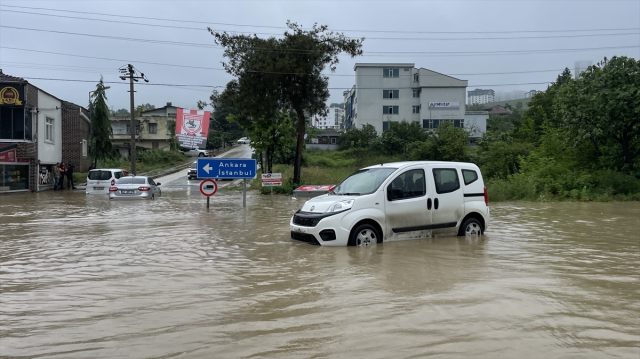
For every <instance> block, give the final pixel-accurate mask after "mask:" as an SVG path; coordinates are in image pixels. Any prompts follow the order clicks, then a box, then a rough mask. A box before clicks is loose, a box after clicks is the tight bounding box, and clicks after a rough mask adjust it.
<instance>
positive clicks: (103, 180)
mask: <svg viewBox="0 0 640 359" xmlns="http://www.w3.org/2000/svg"><path fill="white" fill-rule="evenodd" d="M124 172H125V171H124V170H122V169H119V168H101V169H96V170H91V171H89V173H88V174H87V190H86V192H87V194H109V187H111V186H113V185H114V184H115V183H116V181H117V180H118V178H120V177H124V176H125V173H124Z"/></svg>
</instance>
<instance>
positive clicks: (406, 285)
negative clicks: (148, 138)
mask: <svg viewBox="0 0 640 359" xmlns="http://www.w3.org/2000/svg"><path fill="white" fill-rule="evenodd" d="M176 176H177V177H180V176H178V175H176ZM181 176H182V177H184V178H182V179H180V178H177V177H176V179H172V180H171V181H170V182H167V183H173V184H176V183H181V182H180V181H182V180H186V172H185V173H184V174H182V175H181ZM175 181H177V182H175ZM0 202H1V205H0V356H2V357H8V358H10V357H29V358H116V357H118V358H119V357H121V358H174V357H176V358H214V357H215V358H347V357H349V358H391V357H393V358H421V357H428V356H435V357H442V358H461V357H464V358H498V357H500V358H636V359H637V358H638V357H639V355H640V314H639V313H640V285H639V275H638V273H640V268H639V266H640V265H639V263H640V245H639V241H640V239H639V238H640V235H639V234H638V233H640V223H639V218H640V205H639V204H638V203H637V202H636V203H551V204H548V203H516V204H513V203H512V204H509V203H505V204H492V212H491V214H492V222H491V228H490V231H489V232H488V233H487V235H486V236H483V237H481V238H479V239H478V238H464V237H440V238H435V239H429V240H414V241H406V242H392V243H386V244H379V245H377V246H373V247H368V248H357V247H349V248H330V247H319V246H311V245H307V244H304V243H297V242H292V241H291V240H289V226H288V223H289V218H290V217H291V215H292V213H293V212H294V211H296V210H297V209H299V207H300V206H301V205H302V202H301V200H292V199H291V198H289V197H285V196H277V197H276V198H275V201H274V206H273V208H271V207H270V199H269V197H268V196H260V195H259V194H258V193H256V192H250V193H249V195H248V198H247V204H248V208H247V209H246V210H243V209H242V198H241V194H240V192H237V191H224V190H223V191H221V192H220V193H218V194H216V195H215V196H214V197H213V199H212V202H211V207H212V208H211V210H210V212H206V210H205V203H206V201H205V199H204V197H202V196H201V195H200V194H199V192H198V189H197V187H195V186H190V185H187V186H183V187H181V186H175V187H172V186H167V187H165V188H164V190H163V196H162V197H161V198H159V199H157V200H156V201H154V202H116V203H114V202H110V201H109V200H108V199H107V197H106V196H105V197H104V198H102V197H96V196H93V197H87V196H85V194H84V193H83V192H81V191H77V192H73V193H71V192H63V193H54V192H44V193H38V194H28V195H12V196H3V197H0Z"/></svg>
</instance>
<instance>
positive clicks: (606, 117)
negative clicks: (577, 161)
mask: <svg viewBox="0 0 640 359" xmlns="http://www.w3.org/2000/svg"><path fill="white" fill-rule="evenodd" d="M557 101H558V103H557V109H558V113H559V115H560V116H561V118H562V121H563V124H564V125H565V126H566V127H567V129H568V130H569V131H570V133H571V135H572V136H573V138H574V140H575V141H580V140H588V141H590V142H591V143H592V144H593V146H594V149H595V151H596V152H597V153H598V154H600V155H602V154H603V153H604V152H605V149H604V148H603V147H611V146H612V147H614V148H613V149H609V148H607V150H608V152H610V153H613V156H614V159H616V160H617V161H616V162H617V163H615V164H614V165H615V166H616V167H617V169H626V170H627V171H630V172H632V171H633V170H634V164H635V161H636V159H637V158H638V156H639V155H640V62H639V61H637V60H635V59H633V58H628V57H626V56H622V57H617V56H614V57H613V58H611V60H607V58H605V59H604V60H603V61H601V62H599V63H598V64H597V65H594V66H589V67H588V68H587V70H585V71H584V72H582V73H581V74H580V76H579V78H578V79H576V80H568V81H566V82H565V83H564V84H563V85H562V86H561V87H560V90H559V91H558V99H557Z"/></svg>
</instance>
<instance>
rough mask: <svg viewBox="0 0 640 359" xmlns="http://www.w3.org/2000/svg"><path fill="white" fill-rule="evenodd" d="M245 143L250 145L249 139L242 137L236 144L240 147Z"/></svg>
mask: <svg viewBox="0 0 640 359" xmlns="http://www.w3.org/2000/svg"><path fill="white" fill-rule="evenodd" d="M247 143H251V140H250V139H249V137H242V138H241V139H239V140H238V144H240V145H242V144H247Z"/></svg>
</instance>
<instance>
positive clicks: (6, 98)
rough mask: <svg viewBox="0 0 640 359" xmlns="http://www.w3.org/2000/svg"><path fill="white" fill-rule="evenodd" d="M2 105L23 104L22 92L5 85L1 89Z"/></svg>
mask: <svg viewBox="0 0 640 359" xmlns="http://www.w3.org/2000/svg"><path fill="white" fill-rule="evenodd" d="M0 104H1V105H22V101H20V93H19V92H18V90H16V89H15V88H13V87H8V86H7V87H4V88H3V89H2V90H0Z"/></svg>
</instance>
